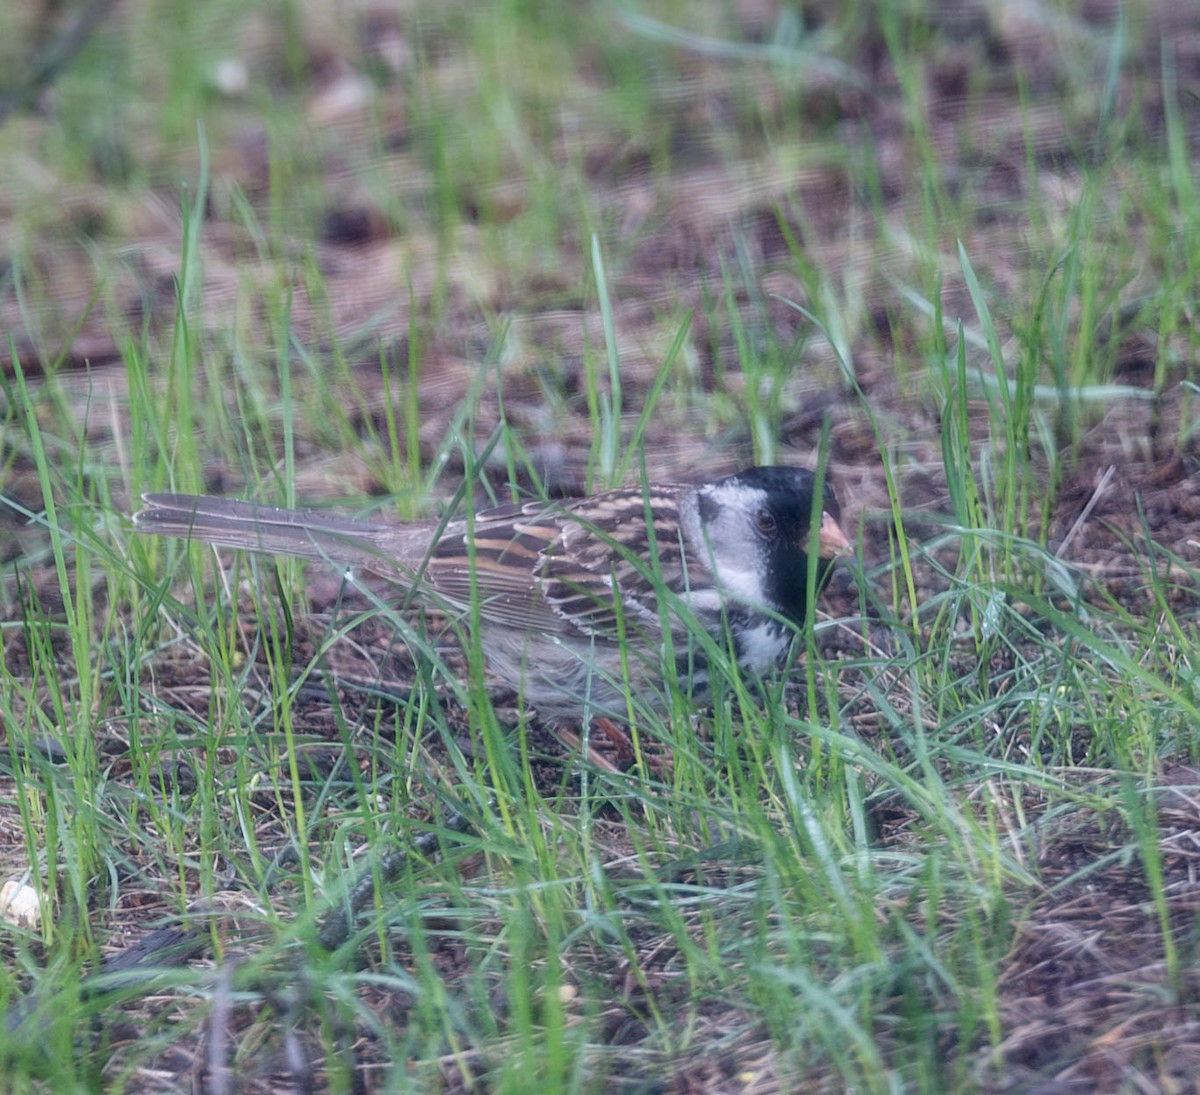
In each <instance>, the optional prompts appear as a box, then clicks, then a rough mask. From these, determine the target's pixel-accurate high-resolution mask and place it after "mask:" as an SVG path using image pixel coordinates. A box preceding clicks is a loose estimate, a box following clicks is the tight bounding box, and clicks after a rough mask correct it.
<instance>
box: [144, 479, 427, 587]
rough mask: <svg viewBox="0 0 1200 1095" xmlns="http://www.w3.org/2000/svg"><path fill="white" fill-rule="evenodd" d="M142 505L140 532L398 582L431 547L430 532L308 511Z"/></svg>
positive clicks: (180, 500) (203, 503) (200, 500)
mask: <svg viewBox="0 0 1200 1095" xmlns="http://www.w3.org/2000/svg"><path fill="white" fill-rule="evenodd" d="M142 502H143V503H144V504H145V508H144V509H142V510H141V511H140V512H139V513H136V514H134V516H133V523H134V527H135V528H136V529H137V530H138V531H139V532H146V533H155V534H159V535H162V536H178V537H183V538H185V539H193V540H203V541H204V542H205V543H209V544H214V545H216V546H217V547H228V548H237V549H239V550H242V551H254V552H259V553H262V554H266V555H293V556H297V557H299V558H304V559H318V560H323V561H324V562H328V563H333V564H334V565H337V566H358V567H365V568H367V569H369V570H372V571H375V572H376V573H378V574H382V575H384V576H386V577H389V578H398V579H400V580H408V579H411V577H412V575H413V573H414V572H415V570H416V569H418V568H419V567H420V565H421V562H422V559H423V557H424V553H425V552H426V550H427V549H428V547H429V543H428V540H429V534H428V532H427V531H422V530H421V529H420V528H418V527H413V526H410V527H407V528H398V527H397V526H395V525H383V524H375V523H372V522H369V521H355V520H352V519H351V518H348V517H338V516H335V515H333V514H327V513H318V512H315V511H312V510H294V509H280V508H277V507H275V506H261V505H256V504H254V503H252V502H236V501H232V500H230V499H227V498H213V497H210V496H207V495H194V494H144V495H142ZM406 575H407V578H406Z"/></svg>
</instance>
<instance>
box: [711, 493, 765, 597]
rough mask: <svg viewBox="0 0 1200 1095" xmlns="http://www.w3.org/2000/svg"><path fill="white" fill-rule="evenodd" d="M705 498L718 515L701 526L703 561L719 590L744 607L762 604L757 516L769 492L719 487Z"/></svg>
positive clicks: (760, 553) (761, 561) (760, 551)
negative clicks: (755, 516) (744, 604)
mask: <svg viewBox="0 0 1200 1095" xmlns="http://www.w3.org/2000/svg"><path fill="white" fill-rule="evenodd" d="M704 494H705V495H706V496H707V499H708V500H709V504H710V505H712V506H713V507H714V509H715V510H716V512H715V513H714V514H713V515H712V516H711V517H710V519H709V521H708V523H707V525H705V524H704V523H703V522H702V523H701V525H700V530H699V531H700V536H701V538H702V540H703V546H702V547H701V548H700V550H701V551H704V552H706V553H707V556H708V557H707V558H706V559H705V560H704V561H705V562H706V563H707V564H708V565H709V566H710V567H711V568H712V570H713V576H714V577H715V578H716V580H717V586H718V587H719V588H720V589H721V590H722V591H724V592H725V593H726V594H727V595H729V596H732V597H733V598H734V599H736V600H738V601H741V602H743V603H746V604H755V605H761V604H763V602H764V599H765V598H764V593H765V591H764V589H763V580H762V579H763V575H762V568H763V559H762V549H761V546H760V544H759V539H758V534H757V532H756V531H755V526H754V514H755V513H756V512H757V511H758V509H759V508H760V507H761V505H762V504H763V502H764V501H766V497H767V495H766V491H763V490H753V489H749V488H747V487H745V486H742V485H737V486H734V485H733V484H730V483H720V484H718V485H716V486H714V487H709V488H708V489H707V490H705V491H704ZM701 505H702V507H703V503H702V504H701Z"/></svg>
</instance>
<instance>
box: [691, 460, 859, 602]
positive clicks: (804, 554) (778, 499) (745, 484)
mask: <svg viewBox="0 0 1200 1095" xmlns="http://www.w3.org/2000/svg"><path fill="white" fill-rule="evenodd" d="M817 489H818V483H817V478H816V476H815V475H813V473H812V472H811V471H808V470H807V469H805V468H781V467H760V468H750V469H748V470H746V471H743V472H739V473H738V474H737V475H731V476H729V478H727V479H721V480H718V481H717V482H715V483H709V484H707V485H706V486H703V487H699V488H698V489H697V490H696V516H697V518H698V521H699V532H700V536H701V537H702V539H703V543H704V545H705V550H707V552H708V554H709V558H710V560H711V565H712V568H713V572H714V575H715V577H716V579H717V583H718V585H719V586H720V587H721V588H723V589H725V590H727V591H728V592H729V593H732V594H733V595H734V596H736V597H737V598H738V599H739V600H744V601H747V602H750V603H754V604H760V605H765V606H766V607H768V608H771V609H773V610H774V611H776V612H778V613H780V615H783V616H787V617H788V618H789V619H791V620H793V621H796V622H800V621H802V620H803V619H804V615H805V609H806V606H807V598H808V556H809V552H810V550H813V548H814V545H815V550H816V553H817V585H818V588H819V586H820V583H821V581H822V579H823V578H824V576H825V574H826V572H827V571H828V569H829V565H830V563H831V562H832V561H833V560H834V559H835V558H837V557H838V556H839V555H842V554H845V553H846V552H847V551H849V550H850V543H849V541H848V540H847V539H846V537H845V534H844V533H843V532H842V530H841V528H840V527H839V526H838V523H837V518H838V516H839V509H838V503H837V496H836V495H835V494H834V491H833V487H832V486H830V484H829V483H825V484H824V487H823V490H822V491H821V509H820V510H818V511H817V512H816V513H815V514H814V512H813V498H814V496H815V495H816V493H817Z"/></svg>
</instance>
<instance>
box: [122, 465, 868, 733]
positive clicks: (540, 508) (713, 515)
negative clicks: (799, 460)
mask: <svg viewBox="0 0 1200 1095" xmlns="http://www.w3.org/2000/svg"><path fill="white" fill-rule="evenodd" d="M818 494H819V496H820V500H821V504H820V507H819V508H818V507H817V505H816V503H815V501H814V500H815V499H816V498H817V497H818ZM142 502H143V506H144V508H143V509H142V510H141V511H140V512H138V513H136V514H134V516H133V524H134V528H135V529H136V530H137V531H139V532H144V533H157V534H161V535H165V536H173V537H183V538H190V539H194V540H199V541H204V542H207V543H209V544H213V545H216V546H219V547H226V548H235V549H241V550H245V551H252V552H258V553H265V554H273V555H288V556H299V557H302V558H308V559H315V560H323V561H325V562H328V563H332V564H335V565H337V566H339V567H347V568H362V569H365V570H369V571H371V572H372V573H374V574H376V575H378V576H380V577H383V578H385V579H387V580H389V581H390V582H393V583H395V584H396V585H398V586H400V587H401V588H403V589H404V590H406V591H407V593H408V594H410V595H412V596H415V598H416V599H418V600H420V601H423V602H425V603H427V604H430V605H432V606H435V607H437V608H440V609H443V610H448V611H450V612H452V613H457V614H458V615H459V617H460V618H462V619H464V620H467V621H474V622H477V624H478V627H479V636H478V638H479V641H480V645H481V649H482V651H483V655H484V660H485V662H486V663H487V665H488V667H489V668H490V669H491V671H492V672H493V673H495V674H496V676H497V677H499V678H500V679H501V680H502V681H503V682H504V683H505V684H507V685H510V686H512V688H513V689H514V690H516V692H517V693H518V695H520V696H521V697H522V698H523V701H524V703H525V704H526V705H527V706H529V707H532V708H533V710H534V711H535V712H537V713H538V714H539V715H541V716H543V717H545V718H547V719H550V720H556V719H559V720H560V719H574V720H578V719H580V718H592V717H603V718H625V717H626V715H627V713H628V712H629V710H630V700H631V689H632V690H633V695H635V696H637V698H639V699H646V700H647V701H648V703H649V705H650V707H652V708H654V707H657V708H662V707H664V706H665V705H666V702H668V701H667V700H666V697H667V695H668V693H667V692H666V691H664V687H663V682H664V680H669V679H670V676H669V674H670V670H671V666H670V662H671V660H672V659H673V660H674V671H675V675H676V679H677V680H678V681H679V682H680V683H681V685H682V686H683V687H684V688H685V690H686V691H687V692H688V694H690V695H691V696H693V697H694V698H701V699H702V698H704V697H706V696H708V695H709V694H710V684H711V678H712V664H711V663H712V656H711V655H712V652H713V645H712V644H713V643H716V644H717V646H718V648H723V649H724V650H725V651H727V652H728V653H729V654H731V655H732V659H733V660H734V661H736V662H737V664H738V667H739V669H740V670H741V671H742V672H743V673H746V674H749V675H750V676H752V677H761V676H763V675H765V674H767V673H769V672H771V671H772V670H773V669H775V668H776V667H778V666H780V665H781V664H782V663H783V661H784V660H785V658H786V655H787V652H788V650H789V649H790V647H791V643H792V639H793V638H794V636H795V634H796V633H797V630H798V629H799V628H801V627H803V625H804V623H805V620H806V617H807V609H808V597H809V593H810V591H811V590H818V591H819V590H820V589H821V587H822V584H823V582H824V581H825V579H826V577H827V575H828V572H829V569H830V566H831V565H832V563H833V562H834V561H835V560H836V559H837V558H838V557H839V556H842V555H844V554H846V553H848V552H849V551H850V550H851V545H850V543H849V541H848V540H847V539H846V536H845V534H844V533H843V531H842V529H841V527H840V525H839V524H838V519H839V517H840V508H839V505H838V500H837V495H836V493H835V491H834V488H833V486H832V485H831V484H829V483H824V482H821V481H819V480H818V478H817V476H816V475H815V474H814V473H813V472H811V471H809V470H808V469H806V468H800V467H783V466H759V467H751V468H748V469H746V470H743V471H740V472H738V473H736V474H734V475H729V476H726V477H724V478H721V479H717V480H714V481H710V482H704V483H700V484H698V485H689V484H682V483H648V484H643V485H641V486H635V487H627V488H619V489H615V490H608V491H604V492H601V493H596V494H592V495H588V496H584V497H581V498H575V499H569V500H559V501H545V500H540V501H524V502H518V503H513V504H510V505H503V506H496V507H490V508H485V509H481V510H479V511H478V512H475V513H474V514H473V515H471V516H470V517H469V518H468V517H458V518H455V519H453V520H448V521H441V522H436V521H429V520H426V521H417V522H410V523H406V524H399V525H398V524H388V523H383V522H379V521H362V520H354V519H350V518H346V517H341V516H336V515H332V514H329V513H325V512H315V511H311V510H295V509H281V508H276V507H272V506H266V505H259V504H255V503H249V502H241V501H233V500H230V499H225V498H219V497H213V496H209V495H191V494H145V495H143V496H142ZM814 544H815V549H816V556H817V558H816V560H815V562H814V566H813V570H812V576H810V567H809V553H810V551H811V550H812V549H813V545H814ZM699 633H703V634H699ZM703 635H707V637H708V639H710V640H712V642H707V641H704V638H703Z"/></svg>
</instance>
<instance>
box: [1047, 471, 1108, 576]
mask: <svg viewBox="0 0 1200 1095" xmlns="http://www.w3.org/2000/svg"><path fill="white" fill-rule="evenodd" d="M1116 471H1117V466H1116V465H1115V464H1109V466H1108V467H1107V469H1105V472H1104V474H1103V475H1102V476H1101V477H1100V482H1099V483H1097V484H1096V489H1095V490H1094V491H1092V496H1091V497H1090V498H1089V499H1088V500H1087V505H1086V506H1084V507H1083V512H1082V513H1081V514H1080V515H1079V516H1078V517H1076V518H1075V524H1073V525H1072V526H1071V531H1070V532H1068V533H1067V535H1066V536H1064V537H1063V542H1062V543H1061V544H1059V545H1058V550H1057V551H1056V552H1055V553H1054V556H1055V558H1056V559H1062V558H1064V557H1065V556H1066V554H1067V548H1069V547H1070V546H1071V541H1072V540H1074V539H1075V536H1076V534H1077V533H1078V532H1079V530H1080V529H1081V528H1083V526H1084V525H1085V524H1086V523H1087V519H1088V518H1089V517H1090V516H1091V514H1092V510H1094V509H1095V508H1096V506H1097V504H1098V503H1099V502H1100V499H1101V498H1103V497H1104V492H1105V491H1106V490H1108V484H1109V483H1111V482H1112V477H1113V476H1114V475H1115V474H1116Z"/></svg>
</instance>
